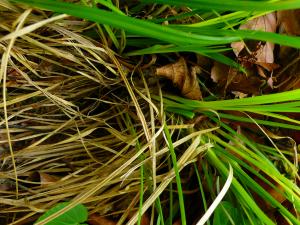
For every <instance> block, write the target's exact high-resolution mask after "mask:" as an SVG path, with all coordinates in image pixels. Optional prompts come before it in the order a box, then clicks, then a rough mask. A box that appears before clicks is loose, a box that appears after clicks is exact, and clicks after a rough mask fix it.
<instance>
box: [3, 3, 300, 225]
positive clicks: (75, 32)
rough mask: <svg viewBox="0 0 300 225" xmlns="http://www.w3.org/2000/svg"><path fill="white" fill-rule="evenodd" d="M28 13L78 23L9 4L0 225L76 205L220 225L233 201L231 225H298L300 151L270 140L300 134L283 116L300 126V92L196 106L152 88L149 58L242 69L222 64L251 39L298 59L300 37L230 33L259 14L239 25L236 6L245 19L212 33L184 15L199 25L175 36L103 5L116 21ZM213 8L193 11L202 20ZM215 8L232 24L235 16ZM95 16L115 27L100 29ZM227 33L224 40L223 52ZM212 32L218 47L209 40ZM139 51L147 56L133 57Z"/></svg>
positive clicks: (136, 219) (156, 11) (130, 218)
mask: <svg viewBox="0 0 300 225" xmlns="http://www.w3.org/2000/svg"><path fill="white" fill-rule="evenodd" d="M17 1H18V2H22V1H21V0H17ZM23 2H25V3H29V4H36V5H37V6H39V7H42V6H43V3H45V2H47V4H48V5H47V4H45V5H44V6H47V7H49V9H51V10H54V11H55V10H56V11H57V12H60V13H62V12H63V11H64V10H65V11H67V12H68V13H70V14H72V15H73V16H68V15H66V14H53V13H52V12H49V11H45V10H41V9H38V8H29V6H25V5H19V4H16V3H12V1H7V0H2V1H1V2H0V53H1V55H2V58H1V70H0V82H1V88H0V90H1V93H0V96H1V98H0V99H1V101H0V119H1V120H0V163H1V164H0V165H1V166H0V223H1V224H33V223H34V221H36V220H37V218H38V217H39V216H40V215H41V213H43V212H45V211H47V210H48V209H49V208H51V207H52V206H55V205H56V204H57V203H58V202H63V201H70V202H71V203H70V204H69V205H68V206H67V207H65V208H64V209H63V210H60V211H59V212H57V213H55V214H53V215H52V216H50V217H48V218H46V219H45V220H43V221H40V222H38V223H36V224H37V225H42V224H46V223H47V222H48V221H50V220H51V219H53V218H54V217H57V216H59V215H62V214H63V213H64V212H65V211H67V210H68V209H70V208H72V207H74V206H75V205H76V204H78V203H83V204H84V205H85V206H87V207H88V210H89V214H90V215H91V214H94V215H102V216H106V217H107V218H110V219H113V220H115V221H116V223H117V224H118V225H120V224H129V225H133V224H137V223H138V224H140V223H141V217H142V215H143V214H146V215H147V216H148V217H149V218H150V221H151V224H154V223H156V224H172V223H173V222H174V220H175V219H180V220H181V222H182V224H183V225H185V224H191V223H192V222H195V221H199V222H198V224H205V223H207V224H213V220H212V219H211V218H210V217H213V215H214V210H216V208H217V207H218V205H219V204H220V203H224V202H222V201H223V199H225V200H224V201H225V202H230V204H232V208H234V210H236V211H235V212H237V214H238V216H240V218H239V217H238V216H236V217H235V218H231V216H232V217H233V215H230V213H227V214H226V216H224V219H227V217H228V218H229V220H231V221H232V220H235V219H236V221H234V223H236V224H238V223H239V221H242V222H243V224H275V222H274V221H275V220H274V218H272V217H271V216H269V215H270V214H272V213H273V212H274V211H276V213H277V214H278V215H279V216H280V217H282V218H284V219H286V220H287V221H289V222H290V223H291V224H299V215H298V214H299V213H298V211H299V209H300V204H299V202H300V190H299V187H298V186H297V182H299V174H298V161H299V157H298V149H297V146H296V144H295V142H294V141H293V140H292V139H291V138H290V137H282V136H280V137H279V136H276V135H275V134H273V133H272V132H270V131H269V130H268V129H264V127H263V126H266V127H267V128H269V127H271V128H274V127H280V128H288V129H294V130H299V121H298V120H297V119H292V118H289V117H288V116H284V115H282V114H281V113H283V112H293V113H298V111H299V105H300V103H299V99H300V92H299V91H297V90H296V91H293V92H288V93H281V94H277V95H266V96H260V97H253V98H246V99H239V100H236V99H235V100H223V101H193V100H187V99H183V98H180V97H178V96H172V95H168V94H165V92H163V90H162V88H161V84H162V83H161V82H159V80H158V78H157V77H155V76H152V75H153V74H152V71H153V70H152V68H151V66H153V63H154V61H155V59H156V57H157V56H152V58H151V57H149V58H148V57H147V56H146V57H145V56H140V55H143V54H151V53H169V52H176V53H175V54H178V52H181V51H185V52H194V53H201V54H204V55H207V56H209V57H211V58H214V57H215V59H216V60H218V61H222V62H225V63H227V64H231V65H234V66H237V63H236V62H234V60H232V59H230V58H226V57H224V56H223V55H222V54H220V53H219V51H224V50H226V49H227V48H224V46H223V44H228V43H230V42H232V41H237V40H240V39H241V38H249V39H262V40H265V41H270V40H271V41H275V42H276V43H279V44H281V43H285V42H286V41H287V40H289V41H290V42H289V45H290V46H292V47H299V46H300V44H299V40H298V39H297V38H296V37H288V36H282V35H277V34H267V33H263V32H257V33H256V34H252V33H251V32H247V31H245V32H243V31H231V30H230V29H228V30H226V29H227V28H228V26H229V27H231V26H232V25H236V24H239V23H241V21H242V20H243V21H244V20H246V19H247V18H248V16H249V18H250V17H256V16H259V15H261V14H262V13H259V12H252V10H251V12H245V11H238V10H239V9H240V10H242V9H244V8H243V5H242V6H241V5H239V3H238V2H237V1H235V0H232V1H231V2H232V3H234V4H236V5H235V8H234V10H236V11H237V12H232V13H230V14H228V15H227V16H226V15H223V16H221V17H219V15H218V14H217V12H216V11H214V12H213V13H212V12H209V15H207V14H206V15H207V16H208V18H211V19H208V20H207V21H206V22H201V20H200V16H199V15H198V13H202V12H193V10H192V9H190V8H188V7H187V8H185V9H188V10H187V12H184V13H183V15H184V16H185V14H188V13H190V15H191V16H190V19H191V21H192V22H193V21H194V22H195V23H191V24H188V25H182V26H176V25H174V26H165V27H164V26H161V25H158V24H154V23H150V22H149V21H143V20H138V19H136V18H130V17H129V16H125V13H124V12H122V11H121V10H120V9H119V2H118V1H116V5H113V4H112V3H111V2H110V3H109V1H102V0H97V1H96V2H99V3H101V4H103V5H105V7H107V8H108V9H110V10H111V11H112V12H113V13H112V12H106V11H105V10H102V11H99V10H98V9H96V7H91V5H92V4H90V5H89V4H88V2H89V1H82V4H85V5H86V7H84V10H83V11H82V12H81V11H76V10H77V9H79V8H80V7H82V6H78V5H73V6H72V7H73V8H72V7H70V8H63V7H59V6H64V4H65V3H60V4H61V5H59V6H57V5H55V3H54V2H53V1H45V2H43V1H37V0H32V1H31V0H24V1H23ZM146 2H148V1H146ZM157 2H161V1H160V0H159V1H157ZM168 2H170V1H168ZM203 2H205V1H204V0H198V1H194V3H195V4H197V6H199V4H200V3H201V4H203ZM207 2H208V1H207ZM249 2H252V5H251V7H252V8H253V7H255V6H256V4H254V3H253V2H254V1H249ZM175 3H176V4H179V5H180V4H181V3H180V1H174V4H175ZM293 4H294V5H293ZM298 5H299V1H298V2H297V1H296V0H291V1H290V4H287V3H284V2H283V1H278V4H277V3H276V2H275V1H269V3H268V4H267V6H268V10H271V9H274V10H275V9H290V8H295V7H298ZM68 6H70V5H68ZM207 7H208V6H207ZM215 7H216V8H214V9H215V10H218V9H219V8H218V7H221V9H224V10H225V9H226V10H227V8H228V7H230V5H225V6H222V5H219V4H216V6H215ZM222 7H225V8H222ZM226 7H227V8H226ZM239 7H240V8H239ZM241 7H242V8H241ZM260 7H262V6H260ZM272 7H273V8H272ZM276 7H277V8H276ZM252 8H251V9H252ZM221 9H220V10H221ZM260 9H262V8H260ZM151 10H152V11H153V15H160V13H162V12H164V11H167V10H171V8H170V7H169V6H166V5H162V6H161V5H154V6H153V9H151ZM221 11H222V10H221ZM98 12H103V13H104V14H105V15H108V16H111V18H115V19H116V20H110V18H105V17H104V16H103V17H98V16H97V13H98ZM114 13H115V14H117V15H115V14H114ZM264 13H267V11H265V12H264ZM133 14H134V13H133ZM203 14H205V13H203ZM74 16H82V17H83V18H86V19H89V20H94V22H90V21H87V20H83V19H80V18H77V17H74ZM179 16H180V15H179ZM175 17H176V16H175ZM118 19H119V20H118ZM122 19H123V20H124V24H125V25H126V26H125V25H124V24H123V23H122V24H121V23H120V21H122ZM148 19H149V18H148ZM160 19H162V18H160ZM224 19H226V20H228V21H227V22H228V23H224ZM153 20H155V18H154V19H153ZM137 21H138V22H137ZM170 21H171V20H170ZM95 22H98V23H101V22H103V23H105V25H103V24H97V23H95ZM135 22H137V23H135ZM225 22H226V21H225ZM130 24H131V25H134V26H129V27H128V26H127V25H130ZM220 24H221V25H222V26H224V27H223V28H224V29H220V33H218V35H217V36H215V37H213V38H212V36H211V35H212V34H214V32H215V31H216V29H219V26H220ZM110 26H112V27H110ZM143 26H146V28H153V30H151V29H150V30H149V29H145V27H143ZM114 27H117V28H121V29H127V28H128V30H126V31H128V32H132V33H129V34H126V35H128V36H126V35H125V32H124V31H120V32H114V31H115V30H113V29H114ZM201 27H202V28H203V30H201V29H198V28H201ZM207 28H211V30H209V29H207ZM187 30H189V31H188V32H187ZM152 31H155V32H152ZM204 31H206V32H208V34H207V35H202V34H201V35H200V34H199V33H201V32H204ZM134 32H135V33H134ZM163 32H166V33H165V34H164V35H163ZM189 32H191V33H192V35H190V33H189ZM170 34H173V36H172V35H170ZM175 34H178V36H176V35H175ZM204 34H205V33H204ZM135 35H137V36H135ZM138 35H140V36H138ZM147 35H148V36H147ZM256 35H258V36H256ZM145 36H146V37H145ZM136 37H137V39H135V38H136ZM141 37H143V38H144V39H141V40H140V44H141V47H140V48H138V49H137V50H136V51H131V52H130V50H131V48H130V47H132V46H134V45H133V44H132V43H133V42H135V41H137V43H138V38H141ZM190 37H191V38H190ZM224 37H226V38H224ZM126 38H127V39H126ZM201 38H202V39H201ZM210 38H212V39H213V40H214V42H213V43H211V39H210ZM200 39H201V41H199V40H200ZM186 40H189V44H190V45H189V46H187V45H186ZM126 41H128V43H129V44H128V46H129V52H126V53H127V54H126V56H129V55H130V56H131V57H127V58H126V57H125V56H124V55H122V52H123V50H124V48H125V45H126ZM130 41H131V42H132V43H131V44H130ZM148 41H149V42H148ZM159 41H162V43H163V45H160V44H161V43H160V42H159ZM156 44H158V45H156ZM112 49H113V50H112ZM127 50H128V49H127ZM134 50H135V49H134ZM116 52H118V53H119V54H117V53H116ZM194 53H193V54H194ZM173 56H174V55H172V54H169V55H164V57H165V58H163V57H162V58H163V60H166V59H168V57H169V58H172V57H173ZM149 59H150V60H149ZM291 94H292V95H291ZM232 111H238V112H241V113H240V116H239V115H235V114H233V115H231V114H230V112H232ZM180 115H183V116H180ZM241 115H242V116H241ZM253 115H261V116H264V118H267V119H266V120H262V119H260V118H261V117H258V118H256V117H252V116H253ZM188 117H190V118H189V119H187V118H188ZM193 117H196V118H194V119H192V118H193ZM224 119H225V120H224ZM226 119H227V120H230V121H239V122H243V123H251V125H252V127H250V126H249V127H250V128H249V130H250V132H249V133H251V132H252V133H253V136H254V137H257V136H259V135H260V136H263V138H264V139H262V138H261V139H260V142H259V143H256V140H255V139H253V140H252V139H251V137H246V136H245V135H244V134H243V133H240V132H239V131H238V130H236V129H235V128H233V127H231V126H230V123H226ZM224 121H225V122H224ZM253 126H254V127H255V129H253ZM279 139H280V140H281V139H284V140H286V141H285V142H284V143H282V142H280V141H278V140H279ZM258 180H259V181H258ZM262 184H263V185H265V186H267V187H269V189H268V190H272V193H269V192H268V191H267V189H265V186H263V185H262ZM195 190H196V191H195ZM273 192H276V193H277V195H276V196H274V195H273V194H274V193H273ZM195 193H196V194H195ZM278 193H279V194H278ZM278 195H280V197H278ZM199 196H200V197H199ZM257 199H260V200H261V202H262V203H261V204H259V203H258V202H257ZM282 199H283V200H282ZM280 200H282V201H280ZM282 202H286V203H288V204H289V205H290V206H291V207H292V208H293V209H294V210H288V209H287V208H285V207H284V206H282V205H281V203H282ZM263 204H266V205H267V206H266V207H265V208H263V206H264V205H263ZM225 211H226V210H225ZM271 212H272V213H271ZM277 214H276V215H277ZM224 215H225V214H224ZM279 216H278V217H279ZM225 217H226V218H225ZM241 224H242V223H241Z"/></svg>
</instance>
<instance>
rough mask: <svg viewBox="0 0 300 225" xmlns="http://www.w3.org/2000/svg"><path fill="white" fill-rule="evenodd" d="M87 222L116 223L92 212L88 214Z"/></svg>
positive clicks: (98, 223) (112, 224)
mask: <svg viewBox="0 0 300 225" xmlns="http://www.w3.org/2000/svg"><path fill="white" fill-rule="evenodd" d="M88 223H89V224H90V225H116V224H117V223H116V222H115V221H112V220H110V219H107V218H105V217H103V216H99V215H97V214H92V215H90V216H89V219H88Z"/></svg>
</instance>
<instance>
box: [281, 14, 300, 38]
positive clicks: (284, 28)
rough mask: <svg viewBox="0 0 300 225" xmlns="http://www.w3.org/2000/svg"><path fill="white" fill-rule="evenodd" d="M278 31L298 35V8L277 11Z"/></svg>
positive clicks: (299, 21)
mask: <svg viewBox="0 0 300 225" xmlns="http://www.w3.org/2000/svg"><path fill="white" fill-rule="evenodd" d="M277 18H278V24H279V28H280V29H279V31H280V32H281V33H287V34H289V35H300V10H299V9H297V10H286V11H278V12H277Z"/></svg>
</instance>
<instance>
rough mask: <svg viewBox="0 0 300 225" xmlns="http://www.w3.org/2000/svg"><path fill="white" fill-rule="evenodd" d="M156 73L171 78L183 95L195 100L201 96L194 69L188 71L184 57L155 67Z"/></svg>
mask: <svg viewBox="0 0 300 225" xmlns="http://www.w3.org/2000/svg"><path fill="white" fill-rule="evenodd" d="M156 75H157V76H161V77H164V78H167V79H169V80H171V81H172V82H173V84H174V85H175V86H177V87H178V88H179V89H180V90H181V93H182V95H183V96H185V97H187V98H190V99H195V100H199V99H201V98H202V95H201V91H200V86H199V83H198V81H197V75H196V70H191V71H189V69H188V66H187V64H186V61H185V60H184V58H182V57H181V58H179V60H178V61H177V62H175V63H171V64H168V65H165V66H162V67H159V68H157V69H156Z"/></svg>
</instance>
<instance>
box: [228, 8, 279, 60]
mask: <svg viewBox="0 0 300 225" xmlns="http://www.w3.org/2000/svg"><path fill="white" fill-rule="evenodd" d="M276 27H277V21H276V14H275V13H269V14H267V15H264V16H260V17H258V18H255V19H253V20H250V21H248V22H247V23H245V24H243V25H241V26H240V28H239V29H240V30H259V31H266V32H273V33H275V32H276ZM231 47H232V48H233V51H234V53H235V55H236V56H237V57H238V56H239V55H240V53H241V51H242V50H243V49H244V48H245V47H246V45H245V42H243V41H240V42H234V43H232V44H231ZM254 51H255V58H256V61H257V62H263V63H273V62H274V53H273V51H274V44H273V43H271V42H266V43H265V44H264V45H260V46H259V48H258V49H255V50H254Z"/></svg>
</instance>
